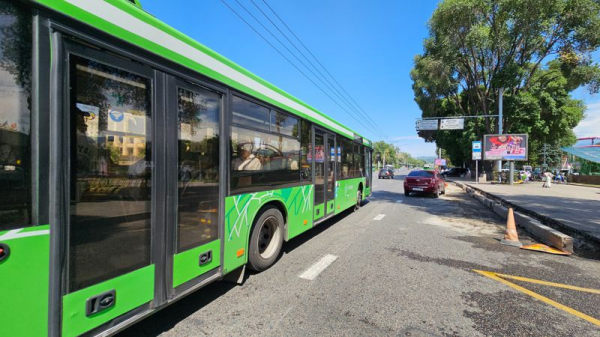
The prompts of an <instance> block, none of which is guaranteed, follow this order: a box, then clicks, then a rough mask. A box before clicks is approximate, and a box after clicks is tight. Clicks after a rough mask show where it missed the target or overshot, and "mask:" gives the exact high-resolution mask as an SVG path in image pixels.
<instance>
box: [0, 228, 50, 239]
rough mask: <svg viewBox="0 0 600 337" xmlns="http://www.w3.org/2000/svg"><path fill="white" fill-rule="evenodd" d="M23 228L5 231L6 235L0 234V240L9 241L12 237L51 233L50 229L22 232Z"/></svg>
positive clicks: (18, 237)
mask: <svg viewBox="0 0 600 337" xmlns="http://www.w3.org/2000/svg"><path fill="white" fill-rule="evenodd" d="M21 230H22V229H13V230H11V231H8V232H6V233H4V235H2V236H0V241H7V240H12V239H20V238H26V237H30V236H39V235H48V234H50V230H49V229H45V230H41V231H33V232H24V233H20V232H21Z"/></svg>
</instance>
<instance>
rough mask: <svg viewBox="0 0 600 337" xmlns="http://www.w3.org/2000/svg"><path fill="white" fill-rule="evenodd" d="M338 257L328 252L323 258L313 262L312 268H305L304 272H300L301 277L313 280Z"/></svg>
mask: <svg viewBox="0 0 600 337" xmlns="http://www.w3.org/2000/svg"><path fill="white" fill-rule="evenodd" d="M337 258H338V257H337V256H335V255H331V254H327V255H325V256H323V258H322V259H320V260H319V261H318V262H317V263H315V264H313V265H312V266H310V268H308V269H307V270H305V271H304V273H302V274H300V276H299V277H300V278H303V279H305V280H309V281H312V280H314V279H315V278H316V277H317V276H319V274H321V272H322V271H323V270H325V268H327V267H329V265H330V264H332V263H333V261H335V260H336V259H337Z"/></svg>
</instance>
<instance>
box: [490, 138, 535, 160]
mask: <svg viewBox="0 0 600 337" xmlns="http://www.w3.org/2000/svg"><path fill="white" fill-rule="evenodd" d="M527 146H528V145H527V134H524V133H522V134H509V135H508V134H507V135H485V136H483V158H484V159H485V160H522V161H527V152H528V148H527Z"/></svg>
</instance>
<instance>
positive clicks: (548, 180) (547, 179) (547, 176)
mask: <svg viewBox="0 0 600 337" xmlns="http://www.w3.org/2000/svg"><path fill="white" fill-rule="evenodd" d="M543 176H544V177H543V178H542V179H543V180H544V184H543V185H542V187H545V188H551V187H552V173H550V172H549V171H546V173H544V175H543Z"/></svg>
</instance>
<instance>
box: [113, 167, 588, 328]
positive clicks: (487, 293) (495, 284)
mask: <svg viewBox="0 0 600 337" xmlns="http://www.w3.org/2000/svg"><path fill="white" fill-rule="evenodd" d="M396 178H397V179H394V180H378V179H375V180H374V190H375V192H374V194H373V197H371V198H370V200H369V202H368V203H366V204H365V205H364V206H363V207H362V208H361V209H360V210H359V211H358V212H347V213H345V214H342V215H340V216H338V217H337V218H335V219H333V220H330V221H328V222H326V223H324V224H322V225H319V226H318V228H315V229H313V230H312V231H310V232H309V233H306V234H304V235H302V236H301V237H298V238H296V239H294V240H292V241H290V242H289V243H287V245H286V246H285V247H284V250H285V252H284V253H283V255H282V256H281V259H280V260H279V261H278V262H277V264H276V265H275V266H273V267H272V268H270V269H269V270H267V271H265V272H262V273H260V274H251V275H248V276H247V278H246V280H245V282H244V284H243V285H241V286H239V285H235V284H230V283H225V282H218V283H214V284H211V285H209V286H207V287H205V288H203V289H200V290H199V291H198V292H196V293H194V294H192V295H190V296H189V297H187V298H185V299H183V300H181V301H179V302H177V303H175V304H173V305H172V306H170V307H168V308H166V309H164V310H162V311H160V312H158V313H156V314H154V315H153V316H150V317H149V318H147V319H145V320H144V321H142V322H140V323H138V324H136V325H135V326H133V327H131V328H129V329H128V330H125V331H124V332H123V333H121V335H120V336H178V337H181V336H259V335H260V336H310V335H325V336H391V335H394V336H492V335H494V336H496V335H506V336H550V335H551V336H573V335H576V336H600V325H596V324H597V323H596V324H594V323H592V322H590V321H589V320H585V319H583V318H580V317H578V316H577V314H574V313H573V312H574V310H576V311H578V312H580V313H582V314H585V315H588V316H589V317H592V320H593V318H595V319H596V320H598V319H600V294H598V293H589V292H583V291H580V290H573V289H564V288H559V287H553V286H548V285H540V284H534V283H530V282H523V281H516V280H512V279H507V278H504V279H505V280H509V281H510V282H511V283H512V284H513V285H517V286H522V287H524V288H526V289H529V290H530V291H533V292H535V293H536V294H539V295H541V296H545V297H547V298H550V299H552V300H554V301H556V302H558V303H561V304H563V305H565V306H567V307H569V308H570V309H571V310H567V311H570V312H567V311H564V310H560V309H557V308H555V307H553V306H551V305H549V304H547V303H546V302H543V301H540V300H538V299H535V298H533V297H531V296H529V295H527V294H525V293H523V292H521V291H518V290H515V289H514V288H512V287H510V286H508V285H506V284H503V283H501V282H500V281H497V280H494V279H491V278H488V277H485V276H482V275H480V274H478V273H476V272H474V271H473V270H474V269H477V270H484V271H492V272H497V273H502V274H508V275H514V276H521V277H526V278H531V279H537V280H543V281H549V282H556V283H560V284H567V285H572V286H578V287H585V288H592V289H600V261H596V260H586V259H583V258H579V257H573V256H571V257H564V256H555V255H549V254H544V253H538V252H530V251H524V250H519V249H517V248H512V247H507V246H502V245H501V244H500V243H499V242H498V241H497V238H499V237H500V236H501V235H502V231H503V229H504V225H505V224H504V222H503V220H501V219H500V218H499V217H497V216H496V215H495V214H494V213H491V212H490V211H489V210H488V209H485V208H484V207H483V206H482V205H480V204H479V203H478V202H476V201H474V200H473V199H470V198H468V197H467V196H466V194H464V192H462V190H460V189H458V188H455V187H449V188H448V193H447V195H446V196H442V197H441V198H440V199H435V198H433V197H430V196H410V197H405V196H404V195H403V189H402V180H401V178H402V176H397V177H396ZM381 214H384V215H385V216H383V217H382V216H381ZM375 218H377V219H380V220H374V219H375ZM521 239H522V241H523V242H524V243H529V242H531V241H530V240H529V239H528V238H527V237H526V236H525V235H524V234H523V233H521ZM324 257H326V258H325V260H322V259H323V258H324ZM335 257H337V258H335ZM334 258H335V260H333V259H334ZM319 261H325V262H330V263H331V264H329V265H328V266H327V267H326V268H325V269H324V270H323V271H322V272H321V273H320V274H318V275H315V273H313V271H314V267H313V268H311V266H313V265H315V264H316V263H317V262H319ZM331 261H333V262H331ZM307 270H308V274H310V275H311V276H315V277H314V279H312V280H309V279H306V278H301V277H300V276H301V275H302V276H304V277H305V276H306V275H307Z"/></svg>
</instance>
